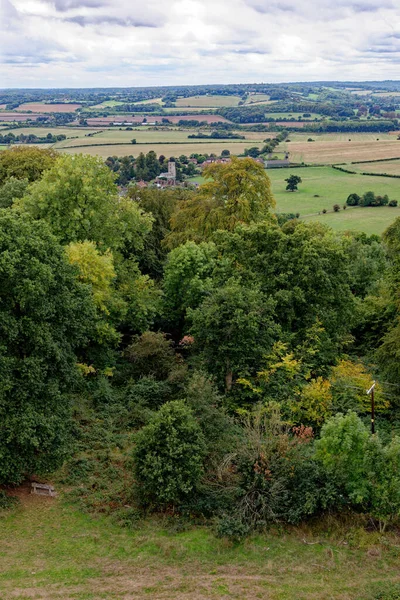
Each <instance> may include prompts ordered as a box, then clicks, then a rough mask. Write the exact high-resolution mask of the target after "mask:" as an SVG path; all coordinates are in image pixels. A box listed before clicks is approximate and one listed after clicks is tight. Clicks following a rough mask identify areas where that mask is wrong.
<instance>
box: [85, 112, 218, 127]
mask: <svg viewBox="0 0 400 600" xmlns="http://www.w3.org/2000/svg"><path fill="white" fill-rule="evenodd" d="M144 118H146V119H147V121H148V122H149V123H161V121H162V119H163V116H156V115H151V114H150V115H145V114H141V115H134V116H129V115H113V116H111V117H92V118H90V117H89V118H88V119H87V123H88V125H89V126H96V125H97V126H99V125H109V124H110V123H116V122H117V123H125V124H129V123H130V124H135V123H142V121H143V119H144ZM167 118H168V120H169V121H171V123H178V122H179V121H190V120H193V119H195V120H197V121H202V122H204V123H227V122H228V120H227V119H225V118H224V117H221V116H220V115H197V114H196V115H195V116H194V115H168V117H167Z"/></svg>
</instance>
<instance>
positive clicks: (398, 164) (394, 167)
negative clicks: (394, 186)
mask: <svg viewBox="0 0 400 600" xmlns="http://www.w3.org/2000/svg"><path fill="white" fill-rule="evenodd" d="M351 168H352V170H354V171H357V172H359V173H362V172H366V173H387V174H388V175H400V160H387V161H382V162H371V163H362V164H357V165H352V166H351Z"/></svg>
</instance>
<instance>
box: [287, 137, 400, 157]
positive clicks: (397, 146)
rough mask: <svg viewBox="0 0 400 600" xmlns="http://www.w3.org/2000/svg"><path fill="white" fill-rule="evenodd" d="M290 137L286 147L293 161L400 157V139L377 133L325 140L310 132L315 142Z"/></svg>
mask: <svg viewBox="0 0 400 600" xmlns="http://www.w3.org/2000/svg"><path fill="white" fill-rule="evenodd" d="M289 137H290V140H291V141H290V142H289V143H286V149H287V150H289V152H290V158H291V160H292V161H293V162H305V163H312V164H327V163H329V164H331V163H349V162H351V161H356V160H374V159H378V158H394V157H399V158H400V141H399V140H396V139H393V136H392V137H391V138H390V139H387V138H386V139H381V136H380V135H379V134H377V135H376V136H375V139H374V140H371V139H369V140H367V139H363V140H355V139H353V137H352V135H351V134H349V135H348V136H347V141H339V140H332V139H330V140H329V141H325V140H317V138H316V136H314V135H313V134H308V137H311V138H312V139H315V140H317V141H315V142H304V141H302V142H295V141H294V139H295V138H294V137H292V136H291V135H290V136H289ZM349 138H350V139H351V141H349ZM377 138H379V140H377Z"/></svg>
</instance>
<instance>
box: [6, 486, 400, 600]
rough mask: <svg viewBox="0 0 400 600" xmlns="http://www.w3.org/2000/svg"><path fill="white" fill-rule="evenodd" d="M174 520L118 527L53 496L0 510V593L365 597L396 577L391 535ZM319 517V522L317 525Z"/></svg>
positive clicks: (189, 599) (118, 597)
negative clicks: (258, 529)
mask: <svg viewBox="0 0 400 600" xmlns="http://www.w3.org/2000/svg"><path fill="white" fill-rule="evenodd" d="M174 521H176V519H173V518H170V525H169V526H168V519H165V520H164V521H163V522H160V521H159V522H157V521H153V522H145V523H142V524H140V525H139V526H138V527H137V528H136V529H133V530H127V529H122V528H120V527H119V526H117V525H114V524H112V523H111V522H110V520H108V519H106V518H98V519H95V518H92V517H90V516H88V515H85V514H83V513H81V512H78V511H77V510H76V509H74V508H72V507H71V506H69V505H67V504H65V503H64V502H63V500H62V499H56V500H53V499H49V498H40V497H35V496H30V495H26V496H25V497H23V498H22V504H21V506H20V508H18V509H16V511H14V512H11V513H2V514H1V515H0V537H1V549H0V598H2V600H3V599H4V600H11V599H16V600H25V599H28V598H29V599H30V600H129V599H132V600H133V599H135V600H137V599H142V598H152V599H154V600H161V599H164V600H210V599H213V598H215V599H228V598H232V599H237V600H256V599H264V600H306V599H307V600H309V599H310V598H313V599H314V600H327V599H328V598H329V599H334V600H369V599H370V598H372V597H373V596H371V594H372V592H374V591H375V593H376V592H377V591H378V590H379V589H382V588H386V589H387V586H389V585H393V584H394V583H395V582H396V583H398V582H399V581H400V573H399V556H400V551H399V546H398V545H397V540H396V538H395V537H393V536H392V537H391V536H390V535H386V536H385V537H382V538H380V537H379V535H378V534H376V533H372V534H371V533H370V534H367V533H366V532H364V531H363V530H359V529H356V528H353V529H352V528H351V527H349V526H347V529H344V528H343V531H341V530H338V532H337V533H336V534H335V535H331V537H328V536H327V535H324V534H322V533H321V534H318V532H315V533H312V531H311V530H310V529H309V528H307V526H304V527H303V528H301V529H300V528H299V529H293V528H292V529H290V528H286V529H282V530H278V529H275V530H274V531H271V532H269V533H266V534H263V535H257V536H253V537H251V538H249V539H248V540H246V541H245V542H244V543H243V544H242V545H239V546H232V545H231V544H229V543H228V542H227V541H225V540H221V539H217V538H216V537H215V536H214V535H213V534H212V532H211V531H210V530H209V529H206V528H204V527H197V528H193V527H190V528H187V529H186V528H185V527H183V530H181V531H180V532H177V531H178V530H177V528H176V524H174ZM326 525H327V526H328V524H326Z"/></svg>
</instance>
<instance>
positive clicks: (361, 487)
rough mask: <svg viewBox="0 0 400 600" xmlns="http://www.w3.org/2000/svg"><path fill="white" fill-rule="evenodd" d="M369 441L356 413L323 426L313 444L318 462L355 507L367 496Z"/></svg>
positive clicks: (337, 418) (340, 415) (341, 415)
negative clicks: (366, 465)
mask: <svg viewBox="0 0 400 600" xmlns="http://www.w3.org/2000/svg"><path fill="white" fill-rule="evenodd" d="M368 437H369V433H368V431H367V429H366V427H365V425H364V424H363V422H362V421H361V419H360V418H359V417H358V416H357V415H356V413H354V412H349V413H348V414H346V415H343V414H341V413H338V414H337V415H335V416H334V417H331V418H330V419H329V420H328V421H327V422H326V423H325V425H323V427H322V430H321V438H320V439H319V440H317V441H316V443H315V447H316V457H317V459H318V460H320V461H321V462H322V464H323V465H324V467H325V469H326V471H327V473H329V474H330V475H331V476H332V477H333V478H334V480H335V481H336V484H337V485H338V486H339V487H341V488H342V489H343V490H345V492H346V493H347V494H348V496H349V498H350V500H351V501H352V502H354V503H355V504H361V503H362V502H364V501H365V500H366V498H367V495H368V482H367V480H366V478H365V471H364V453H365V448H366V444H367V442H368Z"/></svg>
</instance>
